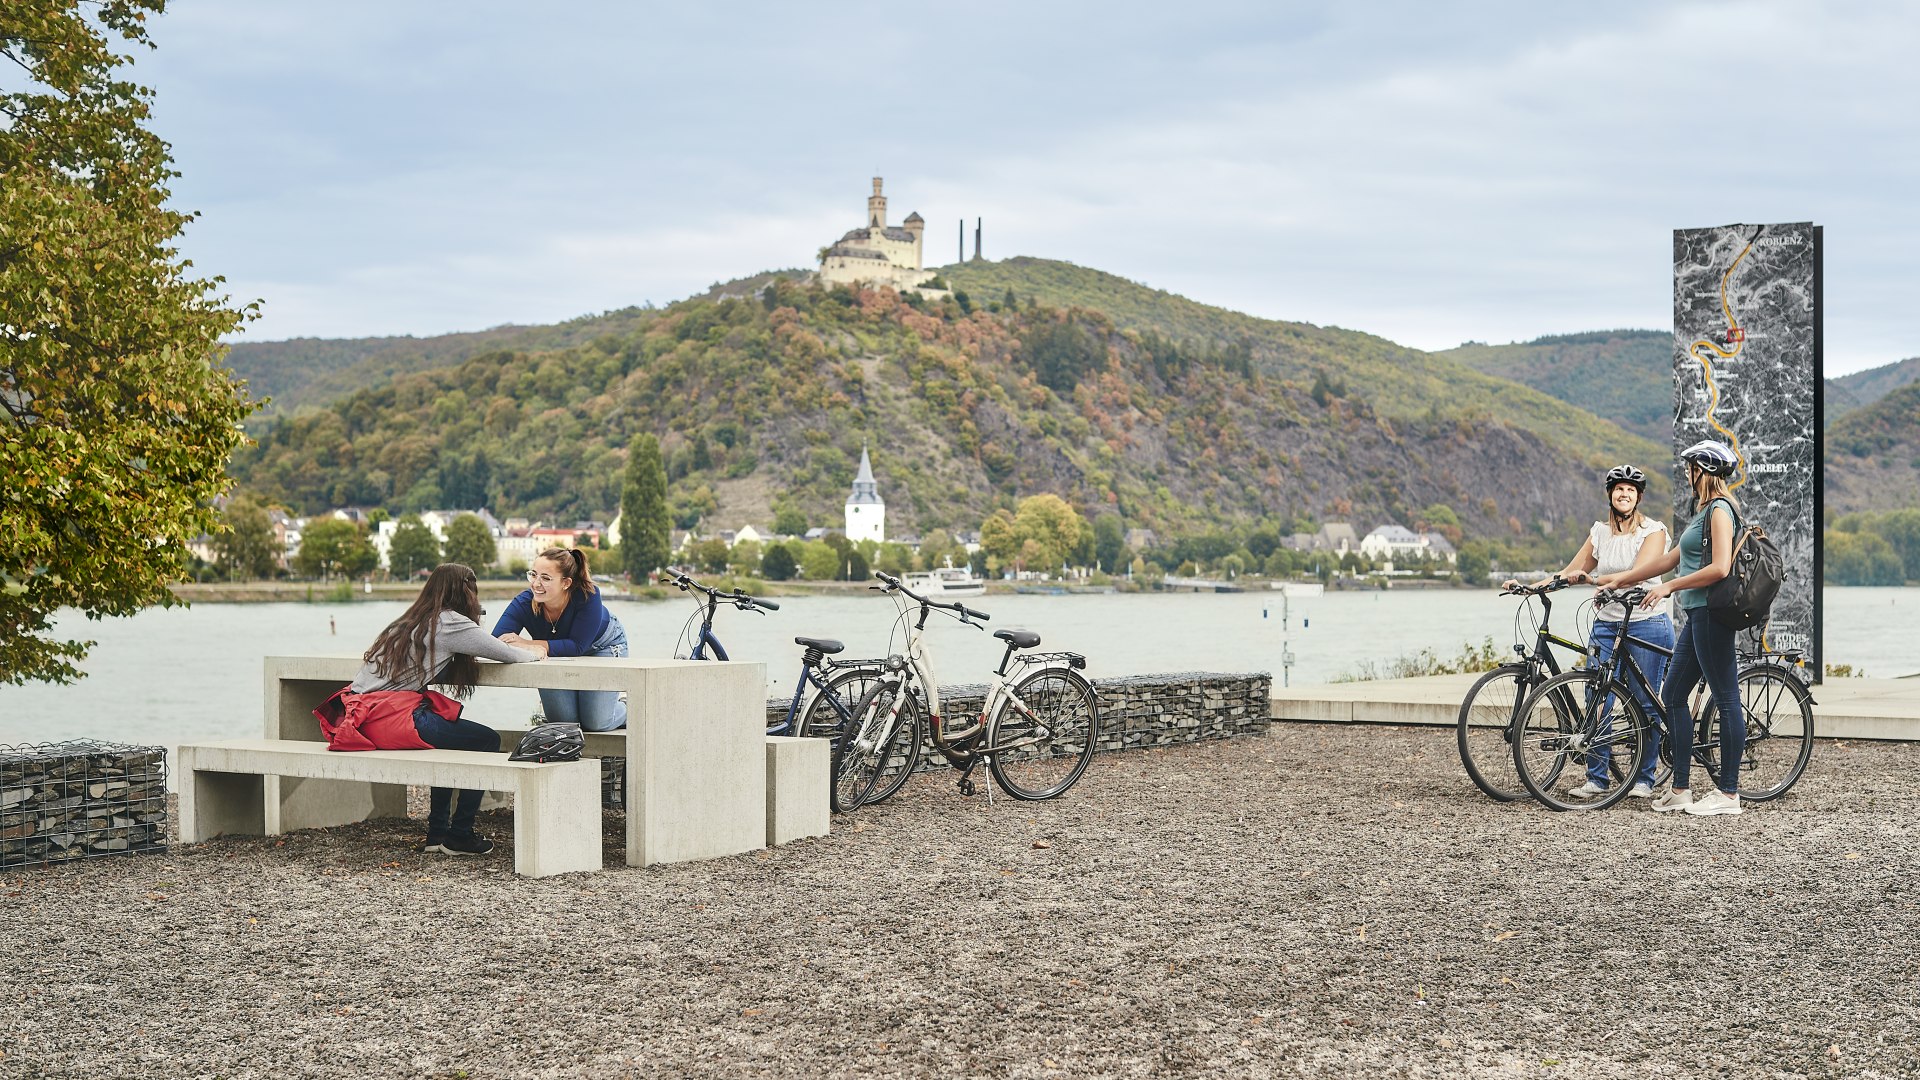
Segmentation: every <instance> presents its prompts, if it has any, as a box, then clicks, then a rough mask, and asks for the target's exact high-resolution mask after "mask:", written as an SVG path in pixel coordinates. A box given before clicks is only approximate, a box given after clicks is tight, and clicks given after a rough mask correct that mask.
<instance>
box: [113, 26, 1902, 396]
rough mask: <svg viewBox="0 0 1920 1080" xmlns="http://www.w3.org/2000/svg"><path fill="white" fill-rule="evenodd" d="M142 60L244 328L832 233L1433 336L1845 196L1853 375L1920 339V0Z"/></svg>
mask: <svg viewBox="0 0 1920 1080" xmlns="http://www.w3.org/2000/svg"><path fill="white" fill-rule="evenodd" d="M153 35H154V39H155V41H156V43H157V44H158V46H159V48H158V51H156V52H152V53H143V54H141V56H140V57H139V60H138V63H137V65H136V67H135V69H134V72H135V77H136V78H137V79H139V80H140V81H142V82H145V83H147V84H148V85H151V86H153V87H154V88H155V89H156V91H157V92H158V95H159V97H158V105H157V108H156V111H155V119H154V125H155V127H156V128H157V130H158V131H159V132H160V134H161V135H162V136H163V137H165V138H167V139H168V140H170V141H171V142H172V143H173V146H174V152H175V156H176V159H177V162H178V165H179V168H180V170H181V172H182V173H183V174H184V175H183V176H182V178H181V179H180V180H179V181H178V182H177V183H176V185H175V196H176V200H175V201H176V202H177V203H178V204H179V205H180V206H182V207H185V208H188V209H194V210H198V211H201V212H202V214H203V215H204V217H203V218H202V219H201V220H200V221H199V222H197V223H196V224H195V225H193V226H192V227H191V229H190V231H189V234H188V236H187V238H186V242H185V245H184V248H185V251H186V253H187V255H188V256H189V257H191V258H192V259H194V260H195V263H196V265H197V266H198V267H199V269H200V270H201V271H202V272H204V273H208V274H222V275H225V276H226V278H227V280H228V286H229V288H230V289H231V290H232V292H233V294H234V296H235V297H236V298H239V299H243V300H245V299H254V298H258V299H261V300H263V301H264V302H265V304H264V312H265V314H264V316H263V317H262V318H261V319H260V320H259V321H258V322H257V323H255V324H253V326H252V327H251V328H250V329H249V331H248V335H247V336H248V337H249V338H252V339H257V340H268V339H276V338H285V337H295V336H321V337H350V336H360V335H371V334H432V333H440V332H444V331H452V330H471V329H479V328H482V327H487V326H494V325H498V324H501V323H507V322H516V323H533V322H551V321H555V320H559V319H564V318H569V317H572V316H575V315H580V314H586V313H590V312H597V311H603V310H607V309H611V308H618V307H624V306H627V305H629V304H636V303H640V302H643V301H649V300H650V301H653V302H655V303H666V302H669V301H672V300H675V299H678V298H680V297H683V296H686V295H688V294H690V293H693V292H696V291H700V290H702V289H704V288H706V287H707V286H708V285H710V284H712V283H713V282H715V281H721V280H727V279H731V278H735V277H740V276H743V275H746V274H750V273H753V272H755V271H758V270H762V269H770V268H775V267H791V266H811V265H813V263H814V258H815V252H816V251H817V250H818V249H819V247H820V246H821V245H823V244H826V243H828V242H830V241H832V240H833V239H835V238H837V237H838V236H839V234H840V233H842V232H844V231H845V230H847V229H849V228H852V227H854V226H856V225H858V224H860V223H861V213H862V211H863V209H864V206H865V201H864V200H865V197H866V194H867V189H868V184H869V178H870V177H872V176H874V175H882V176H885V177H886V182H887V194H888V196H889V197H890V209H891V211H892V216H893V218H894V220H895V221H898V220H899V219H900V218H902V217H904V216H905V215H906V214H907V213H908V212H909V211H913V210H918V211H919V212H920V213H921V214H922V215H924V216H925V217H926V219H927V222H928V240H927V248H928V255H929V261H930V262H944V261H947V260H949V259H951V258H952V257H953V254H954V251H955V231H956V223H957V220H958V219H959V218H961V217H965V218H966V219H967V220H968V222H969V225H970V224H971V221H972V219H973V218H975V217H981V218H984V219H985V221H986V228H985V241H986V244H985V247H986V254H987V256H988V257H990V258H1002V257H1006V256H1010V255H1035V256H1044V257H1048V258H1055V259H1065V260H1069V261H1071V262H1075V263H1079V264H1081V265H1084V266H1091V267H1097V268H1099V269H1102V270H1107V271H1111V272H1113V273H1116V274H1120V275H1123V276H1125V277H1128V278H1132V279H1135V280H1138V281H1142V282H1146V283H1148V284H1151V285H1154V286H1157V287H1160V288H1165V289H1170V290H1173V291H1175V292H1179V293H1182V294H1185V295H1187V296H1190V297H1193V298H1195V299H1197V300H1202V301H1206V302H1209V303H1214V304H1220V305H1223V306H1226V307H1231V308H1237V309H1240V310H1243V311H1248V312H1253V313H1255V314H1258V315H1264V316H1269V317H1273V318H1283V319H1297V320H1303V321H1307V322H1313V323H1322V324H1334V325H1339V326H1345V327H1352V328H1355V329H1361V330H1367V331H1371V332H1374V333H1378V334H1381V335H1384V336H1386V337H1389V338H1392V339H1394V340H1396V341H1400V342H1403V343H1406V344H1409V345H1414V346H1418V347H1421V348H1446V347H1450V346H1453V345H1457V344H1459V343H1460V342H1462V341H1464V340H1469V339H1473V340H1481V341H1492V342H1505V341H1512V340H1525V339H1528V338H1531V337H1534V336H1537V335H1539V334H1545V333H1563V332H1570V331H1577V330H1589V329H1600V328H1611V327H1653V328H1663V329H1664V328H1666V327H1668V326H1669V325H1670V324H1671V310H1672V287H1671V272H1670V265H1671V248H1672V243H1671V230H1672V229H1674V228H1676V227H1696V226H1704V225H1721V224H1728V223H1731V222H1781V221H1806V220H1811V221H1814V222H1816V223H1819V224H1821V225H1824V226H1825V227H1826V233H1825V239H1826V249H1825V266H1826V279H1825V285H1826V356H1827V370H1828V373H1829V374H1837V373H1842V372H1847V371H1853V370H1857V369H1859V368H1863V367H1871V366H1874V365H1878V364H1883V363H1888V362H1891V361H1894V360H1898V359H1901V358H1904V357H1908V356H1913V355H1916V354H1920V326H1917V325H1916V323H1917V322H1920V320H1916V317H1915V314H1914V309H1915V304H1914V298H1915V297H1916V295H1920V268H1917V265H1920V264H1917V263H1916V260H1915V259H1914V257H1913V252H1914V250H1915V249H1916V247H1920V203H1917V202H1916V200H1915V198H1914V192H1915V191H1920V138H1916V136H1920V110H1916V109H1915V107H1914V103H1915V102H1916V101H1920V64H1916V63H1915V61H1914V59H1913V55H1912V50H1913V46H1914V45H1915V44H1916V43H1920V5H1908V4H1898V3H1850V2H1844V0H1842V2H1835V0H1826V2H1822V3H1811V2H1794V3H1788V2H1756V3H1634V2H1613V3H1608V4H1593V5H1557V4H1542V3H1539V2H1538V0H1530V2H1526V3H1510V4H1509V3H1484V4H1467V3H1438V2H1431V0H1428V2H1410V3H1358V2H1346V3H1332V2H1329V3H1276V2H1273V0H1265V2H1257V3H1246V4H1234V3H1204V2H1203V3H1182V4H1168V3H1164V2H1158V0H1155V2H1147V3H1131V2H1115V0H1105V2H1101V3H1097V4H1096V3H1088V4H1049V3H1034V2H1032V0H1027V2H1025V3H1015V4H1004V3H992V2H987V3H973V4H968V5H964V6H959V5H945V6H941V7H938V8H935V7H933V6H928V5H912V4H873V5H866V4H854V3H839V4H831V5H825V4H791V3H783V4H762V3H753V2H745V3H733V4H724V5H722V4H698V3H681V4H676V5H671V6H668V5H659V4H637V3H598V2H585V0H576V2H574V3H571V4H568V5H564V6H560V5H550V6H543V5H528V4H525V3H511V4H509V3H494V2H475V0H462V2H459V3H453V2H438V0H433V2H430V0H403V2H399V3H395V2H393V0H384V2H380V3H372V2H359V0H329V2H327V3H324V4H277V3H261V2H260V0H174V3H173V9H172V10H171V11H170V12H169V13H168V14H167V15H166V16H165V17H164V18H163V19H161V20H159V21H158V23H157V24H156V25H155V26H154V29H153Z"/></svg>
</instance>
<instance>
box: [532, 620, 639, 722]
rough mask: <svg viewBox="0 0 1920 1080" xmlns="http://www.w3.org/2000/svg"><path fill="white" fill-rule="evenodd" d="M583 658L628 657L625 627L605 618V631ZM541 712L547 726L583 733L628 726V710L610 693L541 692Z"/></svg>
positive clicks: (615, 692) (616, 695)
mask: <svg viewBox="0 0 1920 1080" xmlns="http://www.w3.org/2000/svg"><path fill="white" fill-rule="evenodd" d="M585 655H587V656H625V655H627V629H626V627H624V626H621V625H620V620H619V619H616V618H614V617H613V616H612V615H608V616H607V628H606V629H605V630H602V631H600V636H599V638H597V639H595V641H594V643H593V648H592V649H590V650H588V652H587V653H586V654H585ZM540 710H541V711H542V712H544V713H546V714H547V723H549V724H579V725H580V729H581V730H582V731H617V730H619V729H620V728H623V727H626V726H627V707H626V706H625V705H623V704H621V702H620V695H619V693H618V692H617V691H613V690H542V691H540Z"/></svg>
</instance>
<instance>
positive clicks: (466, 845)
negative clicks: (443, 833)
mask: <svg viewBox="0 0 1920 1080" xmlns="http://www.w3.org/2000/svg"><path fill="white" fill-rule="evenodd" d="M439 850H440V851H443V852H445V853H446V854H448V855H485V854H486V853H487V852H489V851H492V850H493V841H491V840H489V839H487V838H486V837H484V836H481V835H480V834H479V833H466V834H464V835H462V834H460V833H454V834H453V835H451V836H449V837H447V838H446V839H445V840H443V841H441V842H440V847H439Z"/></svg>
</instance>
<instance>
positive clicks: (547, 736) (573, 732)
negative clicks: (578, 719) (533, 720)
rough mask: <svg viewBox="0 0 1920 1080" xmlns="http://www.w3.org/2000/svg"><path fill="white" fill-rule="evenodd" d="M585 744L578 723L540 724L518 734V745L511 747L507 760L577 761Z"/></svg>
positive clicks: (584, 738) (584, 737) (585, 741)
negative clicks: (511, 751)
mask: <svg viewBox="0 0 1920 1080" xmlns="http://www.w3.org/2000/svg"><path fill="white" fill-rule="evenodd" d="M586 745H587V740H586V736H584V735H582V734H580V725H579V724H541V725H540V726H538V727H536V728H534V729H533V730H532V731H529V732H527V733H526V734H525V735H522V736H520V745H518V746H516V747H514V748H513V753H512V754H510V755H508V756H507V760H508V761H579V760H580V751H582V750H584V749H586Z"/></svg>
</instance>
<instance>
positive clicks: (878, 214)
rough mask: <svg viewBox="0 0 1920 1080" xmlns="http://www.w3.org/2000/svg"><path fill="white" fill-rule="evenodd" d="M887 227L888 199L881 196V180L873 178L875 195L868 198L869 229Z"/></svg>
mask: <svg viewBox="0 0 1920 1080" xmlns="http://www.w3.org/2000/svg"><path fill="white" fill-rule="evenodd" d="M886 227H887V197H886V196H885V195H882V194H880V178H879V177H877V176H876V177H874V178H873V194H871V195H869V196H867V228H869V229H884V228H886Z"/></svg>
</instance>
